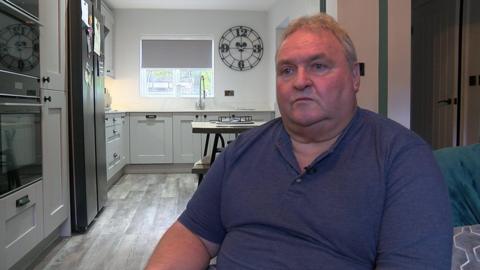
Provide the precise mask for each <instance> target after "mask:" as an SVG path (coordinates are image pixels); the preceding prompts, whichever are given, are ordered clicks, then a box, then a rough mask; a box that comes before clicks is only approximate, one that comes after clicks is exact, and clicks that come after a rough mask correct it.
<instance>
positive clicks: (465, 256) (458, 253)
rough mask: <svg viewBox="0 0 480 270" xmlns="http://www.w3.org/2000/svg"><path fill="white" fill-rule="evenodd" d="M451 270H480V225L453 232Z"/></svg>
mask: <svg viewBox="0 0 480 270" xmlns="http://www.w3.org/2000/svg"><path fill="white" fill-rule="evenodd" d="M453 233H454V234H453V250H452V270H473V269H480V224H477V225H472V226H463V227H455V228H454V230H453Z"/></svg>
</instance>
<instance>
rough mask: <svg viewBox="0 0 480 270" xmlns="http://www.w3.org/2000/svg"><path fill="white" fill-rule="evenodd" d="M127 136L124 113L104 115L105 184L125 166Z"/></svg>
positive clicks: (127, 156) (126, 117)
mask: <svg viewBox="0 0 480 270" xmlns="http://www.w3.org/2000/svg"><path fill="white" fill-rule="evenodd" d="M128 134H129V131H128V116H127V114H126V113H118V114H117V113H115V114H113V113H108V114H106V115H105V140H106V157H107V182H108V181H110V179H111V178H112V176H114V175H115V174H116V173H117V172H118V171H120V170H121V169H122V168H123V166H125V165H126V164H127V160H128V159H129V154H128V145H129V139H128V138H129V136H128Z"/></svg>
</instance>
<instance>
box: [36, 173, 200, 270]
mask: <svg viewBox="0 0 480 270" xmlns="http://www.w3.org/2000/svg"><path fill="white" fill-rule="evenodd" d="M196 187H197V177H196V176H195V175H193V174H129V175H125V176H123V177H122V179H120V180H119V182H118V183H117V184H115V185H114V186H113V187H112V188H111V189H110V191H109V192H108V202H107V205H106V206H105V208H104V210H103V212H102V213H101V215H99V217H97V219H96V221H95V223H94V224H93V226H92V227H91V228H90V229H89V231H88V232H87V233H86V234H80V235H74V236H72V237H69V238H65V239H62V240H61V241H59V242H58V244H56V245H55V247H54V248H53V249H52V250H50V251H49V253H48V254H47V255H46V256H45V257H44V258H43V259H42V260H41V261H40V262H39V263H37V264H36V265H35V266H33V267H32V268H31V269H34V270H40V269H49V270H50V269H88V270H92V269H95V270H96V269H115V270H117V269H122V270H123V269H143V267H144V266H145V263H146V262H147V260H148V258H149V256H150V254H151V252H152V251H153V248H154V247H155V245H156V243H157V241H158V240H159V239H160V237H161V236H162V234H163V233H164V232H165V230H166V229H167V228H168V227H169V226H170V225H171V224H172V223H173V222H174V221H175V220H176V218H177V217H178V215H179V214H180V213H181V212H182V211H183V209H184V208H185V206H186V203H187V202H188V200H189V199H190V197H191V196H192V194H193V192H194V191H195V189H196Z"/></svg>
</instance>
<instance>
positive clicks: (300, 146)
mask: <svg viewBox="0 0 480 270" xmlns="http://www.w3.org/2000/svg"><path fill="white" fill-rule="evenodd" d="M353 116H354V114H353V115H352V116H351V117H350V118H347V119H346V121H344V122H340V123H329V122H328V121H325V122H323V123H317V124H315V125H311V126H308V127H299V126H291V125H285V128H286V130H287V132H288V134H289V135H290V139H291V141H292V147H293V153H294V154H295V158H296V159H297V162H298V165H299V166H300V169H302V170H303V169H304V168H305V167H307V166H308V165H310V164H311V163H312V162H313V160H314V159H315V158H316V157H318V156H319V155H321V154H323V153H324V152H326V151H328V150H329V149H330V147H332V145H333V144H335V142H336V141H337V139H338V138H339V137H340V134H341V133H342V132H343V130H344V129H345V128H346V127H347V126H348V124H349V123H350V121H351V120H352V119H353Z"/></svg>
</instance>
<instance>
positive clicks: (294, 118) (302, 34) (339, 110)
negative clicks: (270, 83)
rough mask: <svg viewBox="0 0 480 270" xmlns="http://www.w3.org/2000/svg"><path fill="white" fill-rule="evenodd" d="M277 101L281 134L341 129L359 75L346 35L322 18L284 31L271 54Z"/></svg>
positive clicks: (352, 102)
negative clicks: (273, 64) (274, 64)
mask: <svg viewBox="0 0 480 270" xmlns="http://www.w3.org/2000/svg"><path fill="white" fill-rule="evenodd" d="M276 71H277V75H276V78H277V79H276V81H277V102H278V105H279V109H280V112H281V113H282V118H283V121H284V123H285V126H286V128H287V130H289V131H293V130H297V131H298V130H299V129H302V128H307V127H318V128H319V129H320V130H322V129H323V130H331V131H332V132H334V131H338V132H339V131H341V129H343V128H344V127H345V126H346V125H347V124H348V122H349V121H350V120H351V118H352V117H353V114H354V112H355V109H356V104H357V103H356V93H357V91H358V89H359V86H360V75H359V70H358V64H357V56H356V53H355V48H354V46H353V43H352V41H351V39H350V38H349V37H348V34H347V33H346V32H345V31H344V30H343V29H342V28H341V27H340V26H339V25H338V24H337V23H336V22H335V20H333V19H332V18H331V17H329V16H328V15H325V14H318V15H314V16H309V17H302V18H299V19H297V20H295V21H293V22H292V23H291V24H290V25H289V26H288V27H287V29H286V30H285V32H284V36H283V40H282V42H281V44H280V47H279V49H278V51H277V55H276Z"/></svg>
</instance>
